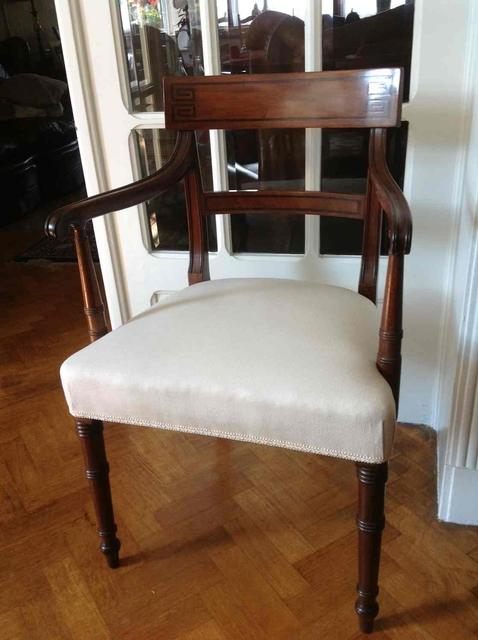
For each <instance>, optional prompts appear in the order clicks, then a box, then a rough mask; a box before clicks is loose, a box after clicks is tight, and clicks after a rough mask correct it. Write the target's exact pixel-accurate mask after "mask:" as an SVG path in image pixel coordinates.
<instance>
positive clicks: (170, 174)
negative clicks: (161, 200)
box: [45, 131, 194, 238]
mask: <svg viewBox="0 0 478 640" xmlns="http://www.w3.org/2000/svg"><path fill="white" fill-rule="evenodd" d="M193 143H194V133H193V132H189V131H187V132H183V131H180V132H179V134H178V137H177V139H176V145H175V147H174V151H173V153H172V155H171V158H170V159H169V160H168V162H166V164H165V165H164V166H163V167H162V168H161V169H159V171H157V172H156V173H153V174H152V175H151V176H148V177H147V178H144V179H143V180H138V181H137V182H133V183H132V184H128V185H126V186H124V187H119V188H118V189H113V190H112V191H107V192H106V193H101V194H99V195H96V196H92V197H90V198H85V199H84V200H80V201H79V202H73V203H71V204H67V205H66V206H64V207H61V208H60V209H57V210H56V211H54V212H53V213H52V214H51V215H50V216H49V217H48V219H47V221H46V223H45V233H46V234H47V235H49V236H51V237H52V238H63V237H65V236H66V235H67V233H68V232H69V230H70V229H71V228H72V227H75V226H76V227H78V226H83V225H84V224H85V223H86V222H87V221H88V220H91V219H92V218H96V217H98V216H102V215H104V214H105V213H111V212H113V211H120V210H121V209H127V208H128V207H133V206H135V205H137V204H140V203H141V202H145V201H146V200H149V199H150V198H153V197H154V196H157V195H158V194H159V193H161V192H162V191H166V190H167V189H169V188H170V187H172V186H174V185H175V184H177V183H178V182H179V181H180V180H181V179H182V178H183V177H184V176H185V175H186V173H187V172H188V170H189V169H190V168H191V165H192V162H193V158H194V155H193V154H192V153H191V150H192V147H193Z"/></svg>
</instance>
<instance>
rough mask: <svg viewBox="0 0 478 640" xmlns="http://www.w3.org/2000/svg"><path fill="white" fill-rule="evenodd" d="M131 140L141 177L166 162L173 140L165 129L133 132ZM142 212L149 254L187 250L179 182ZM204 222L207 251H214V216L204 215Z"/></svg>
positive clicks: (170, 133) (215, 244)
mask: <svg viewBox="0 0 478 640" xmlns="http://www.w3.org/2000/svg"><path fill="white" fill-rule="evenodd" d="M132 137H133V144H134V145H135V147H136V151H137V153H138V158H139V162H140V169H141V177H142V178H144V177H146V176H149V175H151V174H152V173H154V172H155V171H157V170H158V169H160V168H161V167H162V166H163V165H164V164H165V162H167V160H168V159H169V158H170V157H171V154H172V152H173V149H174V144H175V141H176V134H175V132H174V131H168V130H167V129H135V130H134V131H133V133H132ZM208 147H209V145H208ZM146 212H147V219H148V222H149V231H150V238H151V247H152V249H153V251H188V250H189V240H188V222H187V215H186V199H185V194H184V186H183V183H182V182H181V183H180V184H178V185H177V186H175V187H173V188H171V189H168V191H166V192H165V193H162V194H160V195H158V196H157V197H156V198H153V199H152V200H148V201H147V202H146ZM207 223H208V238H209V250H210V251H217V242H216V223H215V219H214V216H208V218H207Z"/></svg>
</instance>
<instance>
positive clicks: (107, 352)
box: [46, 69, 412, 633]
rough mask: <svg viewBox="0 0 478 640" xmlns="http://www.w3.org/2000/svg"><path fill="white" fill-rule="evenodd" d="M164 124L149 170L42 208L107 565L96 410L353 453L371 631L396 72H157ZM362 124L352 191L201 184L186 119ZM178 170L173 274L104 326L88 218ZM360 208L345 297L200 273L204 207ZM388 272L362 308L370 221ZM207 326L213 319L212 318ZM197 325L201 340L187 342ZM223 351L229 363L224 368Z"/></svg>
mask: <svg viewBox="0 0 478 640" xmlns="http://www.w3.org/2000/svg"><path fill="white" fill-rule="evenodd" d="M164 94H165V104H166V127H167V128H170V129H174V130H177V131H178V134H177V143H176V147H175V149H174V152H173V154H172V157H171V159H170V160H169V162H168V163H167V164H166V165H165V166H164V167H163V168H162V169H160V170H159V171H158V172H157V173H155V174H154V175H152V176H150V177H148V178H146V179H144V180H140V181H138V182H135V183H133V184H131V185H128V186H125V187H121V188H119V189H115V190H113V191H110V192H108V193H105V194H101V195H97V196H93V197H91V198H86V199H85V200H82V201H80V202H77V203H74V204H70V205H67V206H65V207H63V208H62V209H59V210H58V211H56V212H55V213H53V214H52V215H51V216H50V217H49V219H48V220H47V224H46V231H47V233H48V234H49V235H50V236H53V237H63V236H65V235H66V234H67V233H69V232H70V231H72V232H73V234H74V239H75V243H76V250H77V254H78V263H79V267H80V277H81V283H82V290H83V296H84V307H85V315H86V320H87V324H88V331H89V335H90V340H91V342H92V344H90V345H89V346H87V347H86V348H84V349H82V350H81V351H79V352H78V353H76V354H74V355H73V356H71V357H70V358H69V359H68V360H67V361H66V362H65V363H64V364H63V366H62V369H61V377H62V383H63V387H64V391H65V395H66V398H67V401H68V405H69V408H70V412H71V414H72V415H73V416H74V418H75V420H76V424H77V431H78V435H79V437H80V439H81V443H82V446H83V452H84V457H85V464H86V477H87V478H88V480H89V481H90V483H91V488H92V492H93V498H94V502H95V509H96V516H97V524H98V533H99V536H100V539H101V545H100V549H101V551H102V552H103V553H104V554H105V555H106V559H107V561H108V564H109V566H110V567H116V566H118V562H119V560H118V552H119V548H120V542H119V540H118V538H117V537H116V525H115V521H114V516H113V507H112V501H111V493H110V484H109V479H108V463H107V460H106V454H105V447H104V442H103V435H102V431H103V420H107V421H112V422H117V423H124V424H128V423H129V424H139V425H147V426H151V427H157V428H164V429H172V430H178V431H186V432H190V433H197V434H204V435H212V436H219V437H223V438H230V439H236V440H244V441H248V442H253V443H254V442H255V443H262V444H268V445H273V446H279V447H285V448H290V449H295V450H299V451H307V452H312V453H316V454H322V455H328V456H335V457H339V458H345V459H349V460H352V461H355V463H356V466H357V475H358V486H359V497H358V516H357V526H358V537H359V579H358V598H357V602H356V611H357V614H358V616H359V621H360V628H361V629H362V631H364V632H366V633H369V632H371V631H372V630H373V622H374V618H375V617H376V615H377V613H378V604H377V594H378V570H379V560H380V546H381V534H382V529H383V527H384V492H385V482H386V479H387V460H388V458H389V457H390V453H391V449H392V443H393V436H394V429H395V421H396V407H397V404H398V396H399V385H400V366H401V355H400V348H401V339H402V286H403V266H404V255H405V254H407V253H408V252H409V250H410V242H411V229H412V224H411V216H410V211H409V208H408V205H407V203H406V201H405V198H404V196H403V194H402V192H401V191H400V189H399V187H398V186H397V184H396V183H395V181H394V179H393V178H392V176H391V174H390V172H389V170H388V167H387V163H386V157H385V152H386V130H387V127H396V126H398V125H399V123H400V111H401V71H400V69H377V70H359V71H337V72H334V71H332V72H323V73H297V74H274V75H255V76H242V75H241V76H226V77H222V76H221V77H200V78H176V77H171V78H166V79H165V82H164ZM276 127H287V128H294V127H297V128H298V127H323V128H325V127H334V128H337V127H364V128H370V129H371V132H370V161H369V171H368V179H367V192H366V195H353V194H352V195H343V194H338V193H325V192H310V191H300V192H299V191H245V192H204V190H203V188H202V184H201V178H200V173H199V167H198V157H197V151H196V144H195V137H194V130H196V129H223V128H227V129H241V128H249V129H251V128H258V129H264V128H267V129H271V128H276ZM181 179H184V183H185V189H186V201H187V214H188V225H189V245H190V263H189V284H190V285H194V286H192V287H189V288H186V289H184V290H183V291H179V292H178V293H176V294H174V295H173V296H171V297H169V298H168V299H166V300H165V301H163V302H159V304H157V305H155V306H153V307H152V308H151V309H149V310H148V311H146V312H145V313H143V314H141V315H140V316H139V317H138V318H135V319H133V320H132V321H131V322H129V323H127V324H126V325H124V326H122V327H120V328H119V329H117V330H115V331H112V332H111V333H109V334H108V335H105V334H106V333H107V325H106V320H105V309H104V306H103V301H102V298H101V294H100V290H99V287H98V282H97V277H96V273H95V269H94V266H93V262H92V258H91V252H90V247H89V244H88V239H87V236H86V235H85V224H86V223H87V221H89V220H91V219H92V218H95V217H97V216H101V215H104V214H106V213H109V212H112V211H117V210H120V209H124V208H127V207H131V206H133V205H137V204H139V203H141V202H144V201H145V200H148V199H149V198H152V197H153V196H155V195H157V194H159V193H160V192H162V191H164V190H166V189H168V188H169V187H171V185H173V184H175V183H177V182H178V181H179V180H181ZM250 211H253V212H255V213H261V214H266V213H268V212H270V211H276V212H277V213H278V214H281V213H282V214H283V213H287V214H299V215H303V214H308V215H321V214H323V215H327V216H343V217H348V218H356V219H360V220H363V223H364V231H363V256H362V263H361V264H362V266H361V273H360V278H359V284H358V293H355V292H353V291H350V290H346V289H342V288H339V287H332V286H326V285H320V284H315V283H306V282H298V281H291V280H280V279H254V278H252V279H237V280H227V279H226V280H217V281H215V282H211V281H210V280H209V269H208V251H207V226H206V216H208V215H211V214H215V213H223V214H231V215H234V214H236V213H243V212H250ZM383 214H385V216H386V219H387V223H388V227H387V228H388V268H387V276H386V284H385V293H384V297H383V311H382V315H381V324H380V330H379V332H377V326H378V324H379V322H378V318H377V310H376V305H375V303H376V296H377V271H378V262H379V253H380V242H381V220H382V215H383ZM211 326H214V332H211V331H210V328H211ZM198 336H201V340H198V339H197V337H198ZM231 361H233V362H234V363H235V366H234V367H230V366H228V364H227V363H230V362H231Z"/></svg>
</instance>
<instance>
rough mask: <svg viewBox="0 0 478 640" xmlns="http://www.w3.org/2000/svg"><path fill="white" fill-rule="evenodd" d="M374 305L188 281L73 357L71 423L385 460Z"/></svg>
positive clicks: (294, 288)
mask: <svg viewBox="0 0 478 640" xmlns="http://www.w3.org/2000/svg"><path fill="white" fill-rule="evenodd" d="M377 345H378V318H377V311H376V308H375V305H373V304H372V303H371V302H370V301H369V300H367V299H366V298H364V297H362V296H360V295H359V294H357V293H354V292H352V291H349V290H347V289H342V288H339V287H330V286H325V285H319V284H312V283H307V282H297V281H292V280H277V279H234V280H228V279H226V280H215V281H211V282H204V283H200V284H196V285H193V286H192V287H189V288H187V289H184V290H182V291H180V292H178V293H176V294H173V295H172V296H170V297H168V298H167V299H165V300H163V301H160V302H159V303H158V304H157V305H155V306H154V307H152V308H151V309H149V310H148V311H146V312H145V313H143V314H141V315H139V316H137V317H136V318H134V319H133V320H131V321H130V322H129V323H127V324H126V325H124V326H122V327H120V328H119V329H117V330H115V331H113V332H112V333H109V334H108V335H106V336H105V337H103V338H101V339H100V340H98V341H97V342H95V343H93V344H91V345H89V346H87V347H86V348H84V349H82V350H81V351H79V352H78V353H76V354H74V355H73V356H71V357H70V358H69V359H68V360H66V362H65V363H64V364H63V366H62V368H61V378H62V382H63V387H64V390H65V395H66V398H67V401H68V405H69V408H70V412H71V413H72V415H73V416H76V417H83V418H96V419H99V420H106V421H110V422H119V423H128V424H136V425H146V426H151V427H160V428H164V429H172V430H177V431H187V432H192V433H200V434H206V435H212V436H220V437H224V438H231V439H236V440H246V441H251V442H261V443H264V444H270V445H276V446H280V447H286V448H289V449H297V450H302V451H310V452H315V453H321V454H324V455H329V456H335V457H339V458H347V459H351V460H357V461H365V462H373V463H376V462H383V461H384V460H386V459H387V458H388V457H389V455H390V451H391V447H392V441H393V434H394V429H395V408H394V401H393V397H392V392H391V390H390V387H389V385H388V383H387V382H386V381H385V380H384V378H383V377H382V376H381V374H380V373H379V371H378V370H377V368H376V365H375V359H376V353H377Z"/></svg>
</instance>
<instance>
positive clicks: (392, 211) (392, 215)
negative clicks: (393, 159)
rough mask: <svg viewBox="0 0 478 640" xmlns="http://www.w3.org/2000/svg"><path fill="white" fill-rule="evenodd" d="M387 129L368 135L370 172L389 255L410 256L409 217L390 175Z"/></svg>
mask: <svg viewBox="0 0 478 640" xmlns="http://www.w3.org/2000/svg"><path fill="white" fill-rule="evenodd" d="M386 135H387V131H386V129H372V130H371V131H370V154H369V165H370V166H369V171H370V179H371V182H372V186H373V188H374V191H375V194H376V197H377V199H378V201H379V204H380V206H381V207H382V209H383V211H384V212H385V215H386V216H387V221H388V233H389V239H390V248H389V252H390V254H394V255H397V254H405V253H410V246H411V241H412V216H411V213H410V208H409V206H408V203H407V201H406V199H405V196H404V195H403V193H402V191H401V189H400V187H399V186H398V185H397V183H396V182H395V180H394V179H393V177H392V174H391V173H390V171H389V168H388V165H387V160H386V155H385V148H386Z"/></svg>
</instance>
